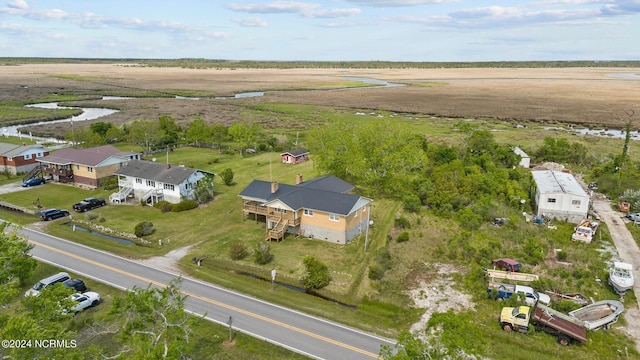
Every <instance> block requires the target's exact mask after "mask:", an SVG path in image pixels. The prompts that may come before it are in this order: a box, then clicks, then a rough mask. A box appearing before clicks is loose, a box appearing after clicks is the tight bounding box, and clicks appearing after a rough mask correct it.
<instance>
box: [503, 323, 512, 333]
mask: <svg viewBox="0 0 640 360" xmlns="http://www.w3.org/2000/svg"><path fill="white" fill-rule="evenodd" d="M502 330H504V331H506V332H511V331H513V326H511V324H509V323H503V324H502Z"/></svg>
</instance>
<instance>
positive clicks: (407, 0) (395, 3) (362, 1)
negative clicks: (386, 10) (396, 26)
mask: <svg viewBox="0 0 640 360" xmlns="http://www.w3.org/2000/svg"><path fill="white" fill-rule="evenodd" d="M344 1H345V2H349V3H354V4H357V5H362V6H371V7H385V6H388V7H400V6H416V5H432V4H444V3H450V2H459V0H344Z"/></svg>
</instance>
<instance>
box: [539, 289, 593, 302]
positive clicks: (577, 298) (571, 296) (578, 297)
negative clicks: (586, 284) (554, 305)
mask: <svg viewBox="0 0 640 360" xmlns="http://www.w3.org/2000/svg"><path fill="white" fill-rule="evenodd" d="M545 293H547V294H549V295H551V296H552V297H553V299H554V300H556V301H562V300H568V301H572V302H574V303H576V304H578V305H581V306H585V305H587V304H589V300H587V297H586V296H584V295H582V294H580V293H566V294H563V293H559V292H555V291H548V290H546V291H545Z"/></svg>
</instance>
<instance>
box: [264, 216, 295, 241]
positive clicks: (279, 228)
mask: <svg viewBox="0 0 640 360" xmlns="http://www.w3.org/2000/svg"><path fill="white" fill-rule="evenodd" d="M288 224H289V222H288V221H287V220H283V219H282V218H281V219H280V220H279V221H278V223H277V224H276V226H274V227H273V229H269V231H268V232H267V234H266V236H265V240H274V239H275V240H278V241H280V240H282V239H283V238H284V233H285V230H286V229H287V225H288Z"/></svg>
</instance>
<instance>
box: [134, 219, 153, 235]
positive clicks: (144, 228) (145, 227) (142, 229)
mask: <svg viewBox="0 0 640 360" xmlns="http://www.w3.org/2000/svg"><path fill="white" fill-rule="evenodd" d="M153 230H154V229H153V223H151V222H149V221H143V222H140V223H138V225H136V228H135V230H134V231H133V233H134V234H136V236H137V237H143V236H146V235H150V234H152V233H153Z"/></svg>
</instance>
